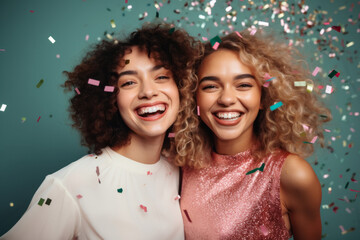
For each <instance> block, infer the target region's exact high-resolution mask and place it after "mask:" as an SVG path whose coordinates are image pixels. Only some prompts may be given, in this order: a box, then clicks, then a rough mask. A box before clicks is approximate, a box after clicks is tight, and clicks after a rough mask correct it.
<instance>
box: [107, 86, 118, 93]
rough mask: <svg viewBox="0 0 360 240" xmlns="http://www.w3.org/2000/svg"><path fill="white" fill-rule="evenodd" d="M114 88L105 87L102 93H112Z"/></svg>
mask: <svg viewBox="0 0 360 240" xmlns="http://www.w3.org/2000/svg"><path fill="white" fill-rule="evenodd" d="M114 89H115V87H114V86H105V88H104V92H114Z"/></svg>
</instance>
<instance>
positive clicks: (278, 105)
mask: <svg viewBox="0 0 360 240" xmlns="http://www.w3.org/2000/svg"><path fill="white" fill-rule="evenodd" d="M282 105H283V103H282V102H278V103H275V104H274V105H272V106H270V110H271V111H274V110H275V109H277V108H279V107H281V106H282Z"/></svg>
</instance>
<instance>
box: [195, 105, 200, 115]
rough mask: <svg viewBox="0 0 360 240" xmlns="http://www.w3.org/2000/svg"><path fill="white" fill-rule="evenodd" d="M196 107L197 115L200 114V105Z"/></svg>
mask: <svg viewBox="0 0 360 240" xmlns="http://www.w3.org/2000/svg"><path fill="white" fill-rule="evenodd" d="M196 109H197V115H198V116H200V107H199V106H197V107H196Z"/></svg>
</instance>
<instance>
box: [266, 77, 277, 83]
mask: <svg viewBox="0 0 360 240" xmlns="http://www.w3.org/2000/svg"><path fill="white" fill-rule="evenodd" d="M274 79H276V78H275V77H272V78H269V79H268V80H266V81H267V82H270V81H272V80H274Z"/></svg>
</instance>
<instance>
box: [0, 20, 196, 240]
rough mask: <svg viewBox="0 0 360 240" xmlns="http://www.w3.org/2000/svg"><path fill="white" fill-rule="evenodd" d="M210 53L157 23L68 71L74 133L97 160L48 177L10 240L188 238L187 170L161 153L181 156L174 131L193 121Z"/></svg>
mask: <svg viewBox="0 0 360 240" xmlns="http://www.w3.org/2000/svg"><path fill="white" fill-rule="evenodd" d="M200 46H201V44H199V43H198V42H197V41H196V40H195V39H194V38H192V37H190V36H189V35H188V34H187V33H186V32H185V31H184V30H181V29H175V28H172V27H171V26H170V25H168V24H160V25H153V24H150V25H146V26H143V27H142V28H141V29H139V30H137V31H135V32H133V33H132V34H130V36H129V37H128V38H127V39H126V40H124V41H119V40H114V41H106V40H104V41H102V42H101V43H99V44H98V45H96V46H95V47H94V49H92V50H91V51H90V52H89V53H88V54H87V55H86V56H85V58H84V59H83V60H82V62H81V63H80V64H79V65H77V66H76V67H75V69H74V70H73V71H72V72H65V74H66V75H67V77H68V80H67V81H66V82H65V85H64V86H65V87H66V89H68V90H70V89H74V90H75V92H76V94H75V95H74V96H73V97H72V99H71V106H70V112H71V116H72V118H73V120H74V124H73V126H74V127H75V128H77V129H78V130H80V132H81V135H82V144H84V145H85V146H87V147H88V148H89V149H90V151H92V152H94V154H90V155H87V156H84V157H83V158H81V159H79V160H77V161H75V162H73V163H72V164H70V165H68V166H66V167H65V168H63V169H61V170H59V171H58V172H56V173H54V174H51V175H49V176H47V177H46V179H45V180H44V182H43V183H42V185H41V186H40V188H39V189H38V190H37V192H36V193H35V195H34V197H33V199H32V201H31V204H30V206H29V208H28V210H27V211H26V212H25V214H24V216H23V217H22V218H21V219H20V220H19V221H18V223H17V224H16V225H15V226H14V227H13V228H12V229H11V230H10V231H9V232H8V233H7V234H6V235H4V238H3V239H46V240H48V239H156V240H158V239H184V230H183V222H182V216H181V211H180V207H179V197H178V187H179V169H178V167H175V166H173V165H172V164H171V163H170V162H168V161H167V159H166V158H165V157H164V156H162V155H161V153H162V152H163V153H167V154H170V153H171V152H170V151H169V148H170V146H171V144H172V143H171V142H170V140H171V139H169V138H168V134H173V133H171V128H172V125H173V123H174V122H175V121H176V125H177V126H180V125H183V126H184V128H185V129H186V126H187V125H190V123H189V121H190V122H191V121H193V120H192V118H193V117H192V116H191V112H192V110H191V109H190V108H189V106H193V105H194V104H193V102H194V100H193V98H192V95H193V93H194V91H195V88H196V80H195V79H194V78H195V75H194V73H193V72H192V67H193V65H194V63H195V61H196V60H197V59H198V58H199V57H200V54H201V51H200V50H201V48H200ZM183 86H186V87H183ZM170 137H171V136H170Z"/></svg>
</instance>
